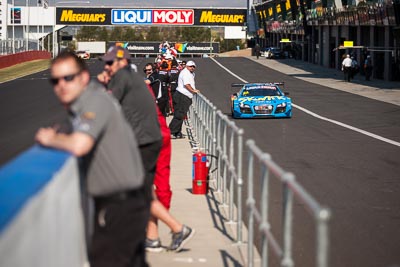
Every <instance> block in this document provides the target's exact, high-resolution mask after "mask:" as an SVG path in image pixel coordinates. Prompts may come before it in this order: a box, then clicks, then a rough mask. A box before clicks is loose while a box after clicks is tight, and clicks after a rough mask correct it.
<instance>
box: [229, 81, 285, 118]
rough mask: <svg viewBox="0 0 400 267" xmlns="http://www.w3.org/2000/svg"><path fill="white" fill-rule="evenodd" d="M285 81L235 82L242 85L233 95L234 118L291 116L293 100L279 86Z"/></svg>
mask: <svg viewBox="0 0 400 267" xmlns="http://www.w3.org/2000/svg"><path fill="white" fill-rule="evenodd" d="M281 85H282V86H283V83H244V84H243V83H242V84H241V83H234V84H232V87H241V89H240V91H239V92H238V93H235V94H233V95H232V96H231V111H232V117H233V118H235V119H236V118H291V117H292V100H291V99H290V98H289V97H287V95H288V93H284V92H282V90H281V88H280V87H279V86H281Z"/></svg>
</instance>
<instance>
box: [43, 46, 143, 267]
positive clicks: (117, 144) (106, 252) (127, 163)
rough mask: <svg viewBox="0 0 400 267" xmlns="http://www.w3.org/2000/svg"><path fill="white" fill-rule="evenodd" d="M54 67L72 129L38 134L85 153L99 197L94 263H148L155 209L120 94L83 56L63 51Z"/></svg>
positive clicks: (85, 169)
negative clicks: (96, 77)
mask: <svg viewBox="0 0 400 267" xmlns="http://www.w3.org/2000/svg"><path fill="white" fill-rule="evenodd" d="M50 72H51V78H50V82H51V84H52V85H53V86H54V92H55V94H56V96H57V97H58V99H59V100H60V102H61V103H62V104H63V105H64V106H65V107H66V108H67V110H68V114H69V119H70V121H71V124H72V132H71V133H60V132H57V131H56V129H54V128H41V129H39V131H38V132H37V133H36V136H35V140H36V141H37V142H38V143H39V144H41V145H43V146H47V147H52V148H56V149H62V150H65V151H68V152H70V153H72V154H73V155H75V156H76V157H79V158H80V159H79V164H80V169H81V173H82V174H83V178H84V179H85V182H86V186H84V189H85V190H87V191H88V193H89V194H90V195H91V196H92V197H93V199H94V203H95V218H94V220H93V221H94V224H95V225H94V232H93V235H92V237H91V244H90V246H89V253H88V254H89V259H90V266H92V267H100V266H121V267H122V266H128V265H129V266H140V267H142V266H147V264H146V261H145V253H144V249H143V244H144V240H145V231H144V229H145V227H146V224H147V221H148V216H149V211H148V203H147V202H146V198H145V190H144V169H143V164H142V161H141V156H140V152H139V150H138V144H137V140H136V137H135V135H134V133H133V131H132V130H131V128H130V126H129V124H128V123H127V121H126V120H125V117H124V115H123V113H122V111H121V108H120V106H119V105H118V104H117V103H116V101H115V99H114V98H112V97H111V96H110V95H109V94H107V93H106V92H105V90H104V87H103V86H102V85H100V84H99V83H97V82H95V81H90V74H89V71H88V68H87V66H86V64H85V62H84V61H83V60H82V59H79V58H78V57H77V56H76V55H75V54H74V53H72V52H68V51H67V52H62V53H60V54H59V55H58V56H57V57H56V58H55V59H54V60H53V61H52V63H51V67H50ZM132 211H134V212H132Z"/></svg>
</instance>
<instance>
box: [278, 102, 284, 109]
mask: <svg viewBox="0 0 400 267" xmlns="http://www.w3.org/2000/svg"><path fill="white" fill-rule="evenodd" d="M277 107H278V108H284V107H286V103H285V102H283V103H280V104H278V105H277Z"/></svg>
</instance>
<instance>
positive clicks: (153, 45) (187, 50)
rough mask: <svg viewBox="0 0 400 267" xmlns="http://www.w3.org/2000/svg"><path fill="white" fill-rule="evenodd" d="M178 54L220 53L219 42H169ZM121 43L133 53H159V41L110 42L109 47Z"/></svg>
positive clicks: (120, 44)
mask: <svg viewBox="0 0 400 267" xmlns="http://www.w3.org/2000/svg"><path fill="white" fill-rule="evenodd" d="M169 44H170V45H171V46H173V47H174V48H175V49H176V50H177V52H178V54H207V53H209V52H210V48H211V52H212V53H219V43H211V46H210V43H190V42H176V43H173V42H169ZM113 45H119V46H122V47H125V48H126V49H128V50H129V52H130V53H131V54H159V53H160V51H159V50H160V43H159V42H109V43H108V47H111V46H113Z"/></svg>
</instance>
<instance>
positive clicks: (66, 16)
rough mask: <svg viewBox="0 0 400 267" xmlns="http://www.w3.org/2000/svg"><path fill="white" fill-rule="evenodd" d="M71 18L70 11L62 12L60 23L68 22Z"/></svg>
mask: <svg viewBox="0 0 400 267" xmlns="http://www.w3.org/2000/svg"><path fill="white" fill-rule="evenodd" d="M71 18H72V10H63V12H62V13H61V19H60V21H69V20H71Z"/></svg>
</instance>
